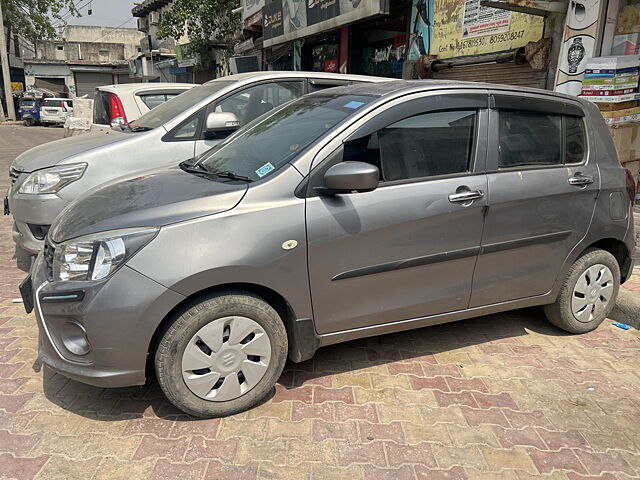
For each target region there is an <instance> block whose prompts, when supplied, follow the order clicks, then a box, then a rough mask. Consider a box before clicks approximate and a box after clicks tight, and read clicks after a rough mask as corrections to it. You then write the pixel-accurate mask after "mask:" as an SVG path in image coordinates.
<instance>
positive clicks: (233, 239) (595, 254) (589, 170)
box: [21, 81, 635, 417]
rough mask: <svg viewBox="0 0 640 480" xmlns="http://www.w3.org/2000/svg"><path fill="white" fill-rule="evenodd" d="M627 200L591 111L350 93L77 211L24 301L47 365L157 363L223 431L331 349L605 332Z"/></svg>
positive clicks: (623, 248)
mask: <svg viewBox="0 0 640 480" xmlns="http://www.w3.org/2000/svg"><path fill="white" fill-rule="evenodd" d="M633 190H634V185H633V182H631V181H630V179H629V175H628V173H626V172H625V170H624V169H623V168H622V167H621V166H620V164H619V163H618V160H617V156H616V151H615V149H614V145H613V143H612V140H611V138H610V137H609V134H608V132H607V129H606V126H605V123H604V121H603V119H602V117H601V116H600V113H599V112H598V110H597V108H596V107H595V106H594V105H592V104H590V103H588V102H585V101H582V100H580V99H578V98H573V97H568V96H562V95H558V94H554V93H551V92H546V91H538V90H526V89H522V91H519V92H514V91H511V90H509V89H508V88H507V87H501V86H497V85H488V84H474V83H451V82H439V81H426V82H424V81H420V82H410V81H409V82H407V81H392V82H385V83H379V84H369V85H353V86H348V87H339V88H336V89H332V90H326V91H322V92H317V93H314V94H311V95H308V96H306V97H302V98H300V99H298V100H295V101H294V102H292V103H289V104H287V105H284V106H282V107H279V108H277V109H275V110H273V111H272V112H271V113H270V114H268V115H267V116H265V117H262V118H260V119H257V120H255V121H254V122H252V123H251V124H249V125H247V126H245V127H243V128H242V129H241V130H239V131H237V132H236V133H235V134H233V135H232V136H230V137H228V138H227V139H226V140H225V141H223V142H222V143H221V144H219V145H218V146H216V147H214V149H212V150H211V151H209V152H207V153H206V154H204V155H203V156H201V157H199V158H198V159H197V160H196V161H191V162H186V163H184V162H183V163H182V164H180V166H175V167H171V168H161V169H156V170H152V171H148V172H145V173H144V174H141V175H138V176H136V177H132V178H128V179H125V180H122V181H119V182H117V183H115V182H114V183H111V184H108V185H106V186H104V187H102V188H101V189H99V190H97V191H94V192H92V193H90V194H87V195H85V196H83V197H81V198H80V199H78V200H77V201H75V202H74V203H72V204H71V205H70V206H68V207H67V208H66V209H65V210H64V211H63V213H62V214H61V216H60V217H59V218H58V219H57V220H56V222H55V223H54V225H53V226H52V228H51V231H50V232H49V234H48V237H47V242H46V244H45V249H44V251H43V252H42V253H40V254H39V255H38V257H37V259H36V261H35V263H34V265H33V266H32V269H31V273H30V276H29V277H27V279H26V280H25V282H23V284H22V287H21V291H22V294H23V297H24V300H25V305H26V307H27V309H30V308H35V312H36V318H37V322H38V325H39V328H40V332H41V335H40V345H39V351H40V358H41V359H42V361H43V362H44V363H45V364H47V365H49V366H50V367H51V368H52V369H54V370H56V371H58V372H61V373H62V374H64V375H67V376H69V377H71V378H74V379H77V380H79V381H82V382H86V383H90V384H94V385H100V386H105V387H115V386H125V385H137V384H143V383H144V382H145V381H146V378H147V376H148V375H149V373H150V370H152V369H155V373H156V375H157V378H158V381H159V384H160V386H161V388H162V389H163V391H164V392H165V394H166V395H167V397H168V398H169V399H170V401H171V402H173V403H174V404H175V405H176V406H177V407H178V408H180V409H182V410H183V411H185V412H187V413H189V414H192V415H196V416H202V417H211V416H223V415H229V414H233V413H236V412H240V411H243V410H246V409H248V408H250V407H252V406H254V405H256V404H257V403H258V402H260V401H261V400H262V399H263V398H265V396H267V395H268V394H269V392H270V391H272V389H273V386H274V384H275V382H276V381H277V379H278V377H279V376H280V374H281V372H282V370H283V367H284V364H285V361H286V360H287V358H290V359H291V360H292V361H294V362H300V361H303V360H306V359H309V358H311V357H312V356H313V355H314V352H315V351H316V350H317V349H318V348H319V347H322V346H326V345H331V344H335V343H338V342H344V341H348V340H352V339H357V338H361V337H367V336H372V335H378V334H384V333H389V332H395V331H400V330H407V329H414V328H420V327H425V326H429V325H434V324H438V323H443V322H450V321H455V320H460V319H464V318H469V317H473V316H479V315H484V314H489V313H494V312H499V311H504V310H510V309H515V308H521V307H529V306H533V305H544V311H545V312H546V315H547V317H548V318H549V320H550V321H551V322H552V323H553V324H555V325H557V326H558V327H560V328H562V329H564V330H566V331H569V332H573V333H581V332H587V331H590V330H592V329H594V328H596V327H597V326H598V325H599V324H600V323H601V322H602V321H603V320H604V318H605V317H606V316H607V315H608V314H609V312H610V311H611V309H612V307H613V305H614V302H615V299H616V295H617V293H618V289H619V286H620V283H621V282H624V281H625V280H626V279H627V277H628V276H629V274H630V271H631V269H632V260H631V256H630V252H631V251H632V249H633V248H634V240H633V239H634V233H633V222H632V220H631V219H632V215H631V205H632V204H631V199H632V198H633V197H634V193H635V192H634V191H633ZM425 334H426V333H425Z"/></svg>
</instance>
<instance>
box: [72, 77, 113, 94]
mask: <svg viewBox="0 0 640 480" xmlns="http://www.w3.org/2000/svg"><path fill="white" fill-rule="evenodd" d="M75 79H76V95H77V96H78V97H81V96H83V95H87V98H93V93H94V92H95V90H96V88H98V87H102V86H104V85H111V84H113V75H112V74H110V73H100V72H76V73H75Z"/></svg>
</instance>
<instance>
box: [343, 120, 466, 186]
mask: <svg viewBox="0 0 640 480" xmlns="http://www.w3.org/2000/svg"><path fill="white" fill-rule="evenodd" d="M476 117H477V113H476V111H475V110H455V111H442V112H432V113H425V114H423V115H416V116H414V117H410V118H405V119H404V120H401V121H399V122H396V123H394V124H392V125H389V126H388V127H385V128H383V129H382V130H379V131H377V132H375V133H373V134H371V135H369V136H368V137H365V138H361V139H358V140H353V141H350V142H348V143H347V144H346V145H345V151H344V156H343V158H344V160H359V161H364V162H368V163H372V164H374V165H376V166H377V167H378V169H379V170H380V174H381V177H382V178H381V181H387V182H390V181H396V180H407V179H412V178H423V177H433V176H439V175H449V174H455V173H463V172H468V171H469V170H470V168H471V159H472V157H473V151H474V145H475V130H476Z"/></svg>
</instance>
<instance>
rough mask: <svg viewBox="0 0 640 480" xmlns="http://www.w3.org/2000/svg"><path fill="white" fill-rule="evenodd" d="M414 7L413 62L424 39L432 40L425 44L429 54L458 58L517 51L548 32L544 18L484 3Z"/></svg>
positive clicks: (435, 1) (433, 2)
mask: <svg viewBox="0 0 640 480" xmlns="http://www.w3.org/2000/svg"><path fill="white" fill-rule="evenodd" d="M413 5H414V8H413V10H414V11H413V14H412V29H411V31H412V37H413V38H411V39H410V47H409V58H410V59H413V60H415V59H416V58H417V56H419V55H417V56H416V52H417V51H419V49H418V48H416V47H414V45H413V44H414V43H416V39H417V38H420V35H421V36H422V39H423V42H424V41H425V40H430V41H426V42H424V43H425V51H426V52H428V53H429V54H431V55H437V56H438V58H454V57H463V56H467V55H482V54H486V53H494V52H501V51H505V50H513V49H514V48H518V47H522V46H524V45H526V44H527V43H528V42H535V41H538V40H540V39H541V38H542V35H543V31H544V18H542V17H538V16H534V15H528V14H525V13H520V12H510V11H506V10H502V9H496V8H490V7H483V6H481V5H480V0H464V1H460V0H425V5H426V6H422V7H421V1H420V0H413ZM431 9H432V10H431ZM419 12H424V13H425V14H428V15H429V18H427V19H424V17H423V15H421V14H419ZM427 12H428V13H427ZM416 18H417V21H418V25H417V26H416ZM420 22H421V23H420ZM425 30H426V31H425ZM429 34H430V36H429Z"/></svg>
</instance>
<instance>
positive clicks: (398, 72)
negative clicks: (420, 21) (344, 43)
mask: <svg viewBox="0 0 640 480" xmlns="http://www.w3.org/2000/svg"><path fill="white" fill-rule="evenodd" d="M409 13H410V12H409V11H408V9H407V8H406V6H405V5H404V4H402V2H400V3H398V4H397V6H394V7H392V8H391V10H390V12H389V15H385V16H384V17H377V18H373V19H371V20H366V21H363V22H359V23H357V24H354V25H351V26H350V27H349V38H350V44H349V73H356V74H361V75H375V76H380V77H393V78H402V72H403V66H404V60H405V56H406V48H407V27H408V21H409Z"/></svg>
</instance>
